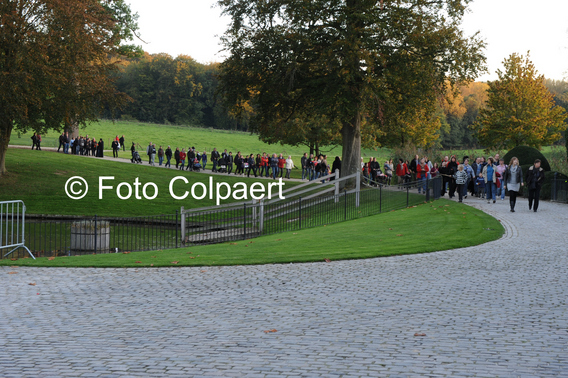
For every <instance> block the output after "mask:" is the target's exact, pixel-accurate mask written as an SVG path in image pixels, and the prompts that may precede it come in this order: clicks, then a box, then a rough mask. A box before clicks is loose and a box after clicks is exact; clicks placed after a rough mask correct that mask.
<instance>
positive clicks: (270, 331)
mask: <svg viewBox="0 0 568 378" xmlns="http://www.w3.org/2000/svg"><path fill="white" fill-rule="evenodd" d="M274 332H278V331H277V330H275V329H269V330H267V331H264V333H274Z"/></svg>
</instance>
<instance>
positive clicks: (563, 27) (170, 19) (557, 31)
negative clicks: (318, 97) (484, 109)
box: [130, 0, 568, 81]
mask: <svg viewBox="0 0 568 378" xmlns="http://www.w3.org/2000/svg"><path fill="white" fill-rule="evenodd" d="M215 4H216V1H215V0H161V1H155V0H133V1H132V2H131V3H130V7H131V9H132V11H133V12H137V13H138V15H139V20H138V25H139V27H140V30H139V32H140V35H141V37H142V39H143V40H144V41H145V42H147V43H141V42H140V44H141V45H142V48H143V49H144V50H145V51H147V52H149V53H151V54H154V53H167V54H170V55H171V56H173V57H176V56H178V55H180V54H184V55H189V56H191V57H192V58H193V59H195V60H196V61H198V62H200V63H210V62H221V61H223V59H224V57H225V55H224V53H223V52H220V50H221V48H222V47H221V45H220V36H221V35H222V34H223V33H224V32H225V30H226V29H227V26H228V24H229V18H227V17H226V16H221V9H220V8H219V7H217V6H216V5H215ZM470 10H471V12H470V13H468V14H467V15H466V16H465V18H464V22H463V30H464V32H465V35H468V36H469V35H473V34H474V33H475V32H477V31H479V32H480V35H481V36H482V38H483V39H484V40H485V42H486V43H487V48H486V50H485V56H486V57H487V68H488V73H487V74H483V75H481V76H480V77H479V78H478V81H487V80H495V79H497V74H496V73H495V71H496V70H497V69H500V68H502V62H503V60H504V59H505V58H507V57H508V56H509V55H510V54H512V53H518V54H521V55H526V53H527V52H528V51H530V58H531V60H532V62H533V63H534V65H535V67H536V69H537V70H538V72H539V73H540V74H543V75H544V76H545V77H546V78H549V79H555V80H561V79H568V0H540V1H538V2H535V1H534V0H533V1H529V0H473V1H472V3H471V4H470Z"/></svg>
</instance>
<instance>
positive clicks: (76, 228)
mask: <svg viewBox="0 0 568 378" xmlns="http://www.w3.org/2000/svg"><path fill="white" fill-rule="evenodd" d="M25 241H26V246H27V247H28V248H29V249H30V251H31V252H32V253H33V255H34V256H36V257H51V256H75V255H85V254H95V253H117V252H118V253H121V252H130V251H147V250H159V249H170V248H177V247H179V246H181V243H180V226H179V215H178V213H177V212H176V214H172V215H158V216H148V217H132V218H105V217H97V216H94V217H90V218H71V219H56V218H53V217H33V216H29V215H28V217H27V219H26V228H25ZM3 257H4V254H2V256H1V257H0V258H3ZM9 257H10V258H20V257H25V251H23V250H19V251H15V252H14V253H13V254H12V255H10V256H9Z"/></svg>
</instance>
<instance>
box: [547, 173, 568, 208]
mask: <svg viewBox="0 0 568 378" xmlns="http://www.w3.org/2000/svg"><path fill="white" fill-rule="evenodd" d="M550 199H551V200H552V201H554V202H564V203H568V176H565V175H563V174H562V173H559V172H554V178H553V179H552V186H551V195H550Z"/></svg>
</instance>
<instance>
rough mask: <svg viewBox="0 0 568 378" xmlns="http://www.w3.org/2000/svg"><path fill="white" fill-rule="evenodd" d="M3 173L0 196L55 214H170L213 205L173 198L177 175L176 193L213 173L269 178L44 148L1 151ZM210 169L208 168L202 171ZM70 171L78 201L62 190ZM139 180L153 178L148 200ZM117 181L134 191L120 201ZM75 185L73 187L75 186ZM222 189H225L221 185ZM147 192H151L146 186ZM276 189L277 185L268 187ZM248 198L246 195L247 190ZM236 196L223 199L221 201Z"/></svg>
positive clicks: (35, 210)
mask: <svg viewBox="0 0 568 378" xmlns="http://www.w3.org/2000/svg"><path fill="white" fill-rule="evenodd" d="M6 166H7V168H8V171H9V173H8V175H6V176H4V177H2V178H1V179H0V201H7V200H23V201H24V203H25V204H26V207H27V212H28V213H29V214H59V215H88V216H93V215H95V214H96V215H99V216H115V217H126V216H146V215H158V214H173V213H175V211H176V210H179V209H180V207H181V206H184V207H185V208H186V209H190V208H198V207H205V206H213V205H216V202H215V200H214V199H210V198H209V196H207V197H205V198H204V199H202V200H195V199H193V197H192V196H191V195H189V196H188V197H187V199H185V200H175V199H174V198H173V197H172V196H171V195H170V191H169V184H170V181H171V180H172V179H173V178H174V177H177V176H183V177H185V178H186V179H187V180H188V181H189V183H188V184H185V183H184V182H183V181H176V182H175V184H174V185H173V191H174V194H175V195H176V196H182V195H183V194H184V193H185V192H186V191H190V192H191V187H192V185H193V184H195V183H196V182H202V183H204V184H205V185H206V186H207V187H209V178H210V177H213V180H214V186H213V187H214V188H215V187H216V184H217V182H226V183H227V184H229V185H230V186H231V187H233V185H235V184H236V183H245V184H247V186H250V185H251V184H252V183H253V182H257V181H258V182H260V183H262V184H263V185H264V186H265V187H266V185H267V183H268V182H272V181H271V180H258V179H256V180H255V179H252V178H251V179H247V178H246V177H237V176H234V175H231V176H228V175H227V176H225V175H222V176H218V175H215V176H210V175H209V174H207V173H192V172H187V171H183V172H182V171H179V170H176V169H161V168H156V167H151V166H148V165H139V164H130V163H128V164H127V163H119V162H114V161H110V160H102V159H96V158H88V157H84V156H75V155H64V154H57V153H54V152H48V151H35V150H34V151H32V150H23V149H9V150H8V152H7V155H6ZM206 172H209V171H206ZM73 176H81V177H83V178H84V179H85V180H86V181H87V183H88V184H89V191H88V194H87V195H86V196H85V197H84V198H82V199H80V200H72V199H70V198H69V197H68V196H67V195H66V193H65V183H66V182H67V180H68V179H70V178H71V177H73ZM101 176H114V178H115V179H114V180H113V181H111V180H107V181H104V182H103V184H104V185H112V186H113V188H114V189H113V190H104V191H103V193H102V199H99V177H101ZM136 178H138V180H139V182H140V183H142V185H143V184H145V183H148V182H153V183H155V184H156V185H157V187H158V197H157V198H155V199H153V200H149V199H145V198H144V197H143V196H142V185H140V186H139V194H140V197H141V198H142V199H135V193H134V190H135V186H134V183H135V180H136ZM121 182H126V183H129V185H130V186H131V187H132V190H133V193H132V196H131V198H130V199H127V200H121V199H120V198H119V197H118V195H117V194H116V188H117V186H118V185H119V184H120V183H121ZM294 185H298V183H297V182H290V181H285V185H284V189H287V188H290V187H292V186H294ZM78 188H79V187H76V188H75V189H78ZM222 190H223V192H222V193H225V192H224V189H222ZM127 192H128V190H127V187H126V186H123V187H122V190H121V195H122V196H126V195H127ZM146 193H147V195H148V197H151V196H152V195H153V193H154V190H153V188H151V187H148V188H147V191H146ZM201 193H202V190H201V188H197V189H196V191H195V195H196V196H200V194H201ZM272 193H273V194H277V188H273V189H272ZM247 195H248V198H249V199H251V198H250V194H247ZM230 201H233V202H234V201H235V199H232V198H230V199H228V200H226V201H223V202H221V203H227V202H230Z"/></svg>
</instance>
